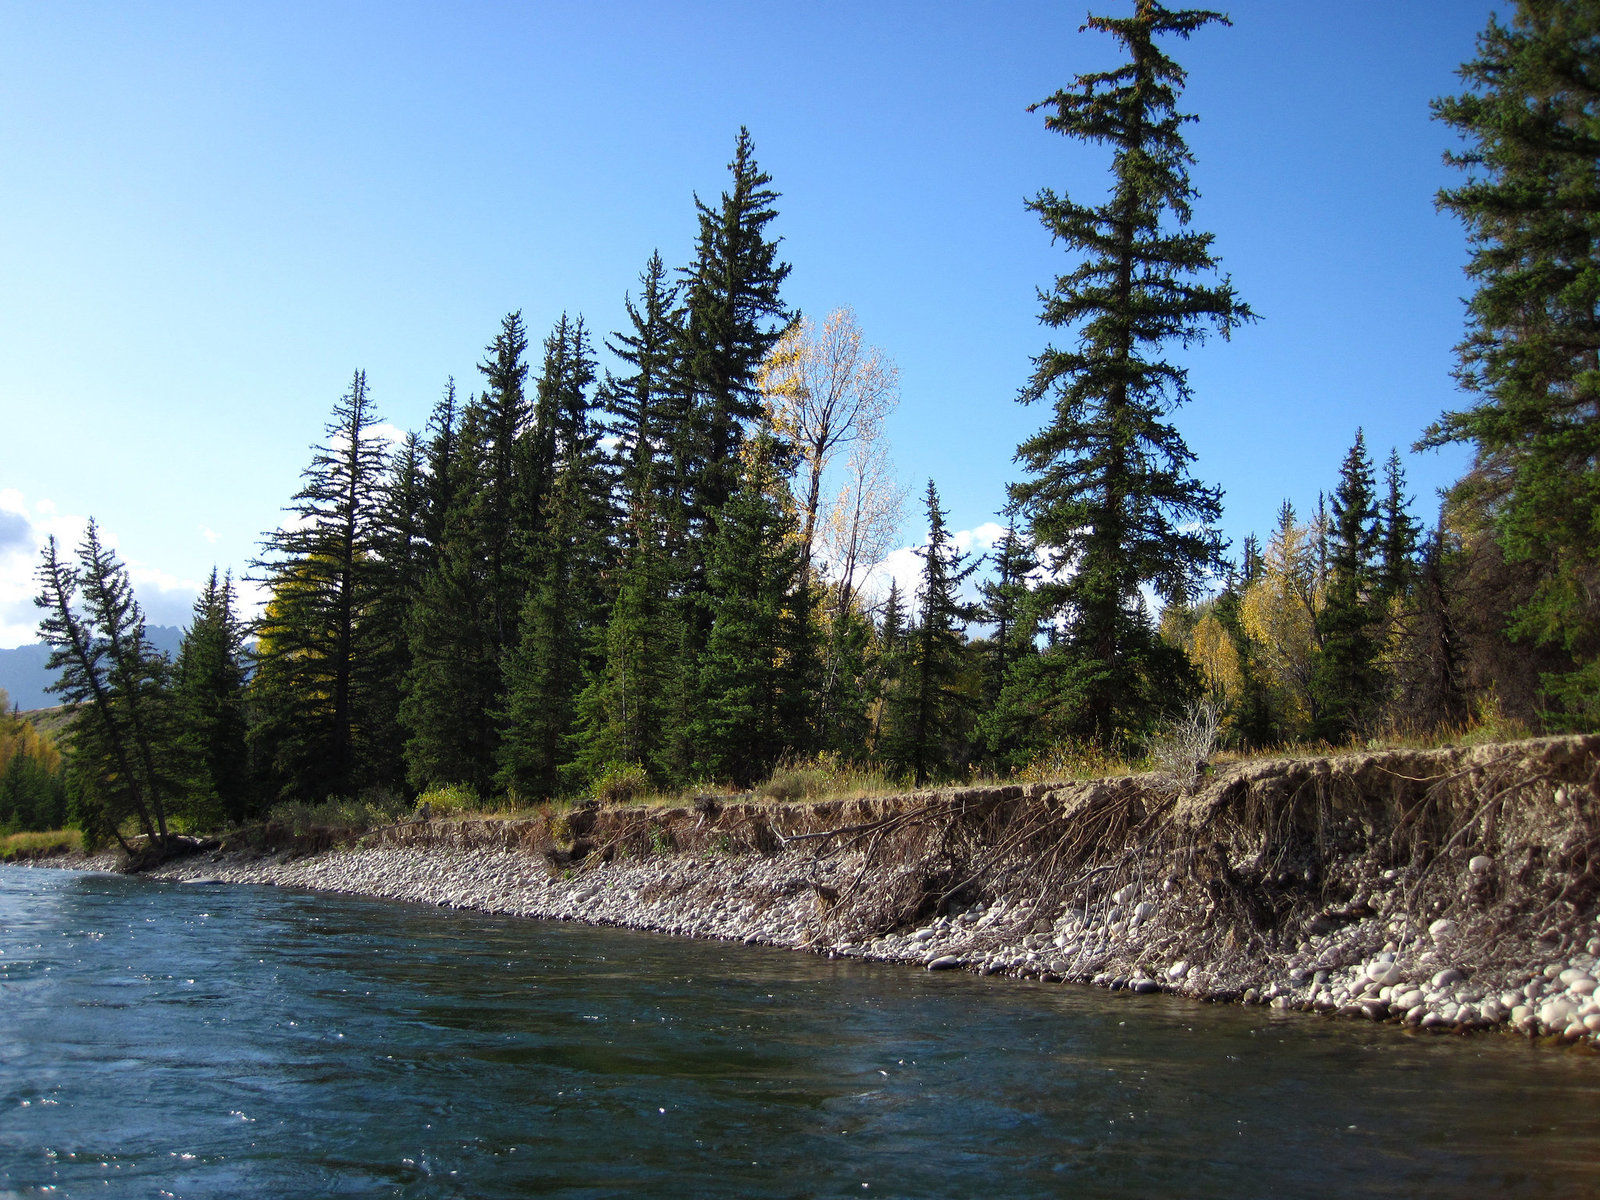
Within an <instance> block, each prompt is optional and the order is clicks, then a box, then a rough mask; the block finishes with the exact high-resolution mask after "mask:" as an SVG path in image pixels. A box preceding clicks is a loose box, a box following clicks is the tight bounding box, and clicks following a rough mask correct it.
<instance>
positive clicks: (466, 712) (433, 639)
mask: <svg viewBox="0 0 1600 1200" xmlns="http://www.w3.org/2000/svg"><path fill="white" fill-rule="evenodd" d="M483 417H484V414H483V410H482V409H481V408H479V407H477V406H476V405H472V406H469V407H468V409H467V412H466V414H465V415H464V417H463V418H462V421H461V426H460V428H459V430H458V431H457V434H456V436H455V437H454V439H453V442H454V445H453V449H452V452H451V454H450V457H449V458H448V460H446V462H447V470H448V475H449V478H450V480H451V486H450V493H449V497H450V498H449V502H448V508H447V510H446V511H445V514H444V516H443V518H442V520H441V521H440V524H439V527H440V533H439V534H438V535H437V536H438V538H439V540H438V542H437V544H436V545H434V546H433V548H432V550H431V556H432V558H433V562H432V565H431V566H430V568H429V570H428V571H427V573H426V574H425V575H424V576H423V579H422V584H421V589H420V592H419V594H418V597H417V600H416V602H415V603H414V604H413V605H412V608H411V614H410V617H409V620H408V622H407V636H408V641H409V643H410V650H411V655H410V660H411V661H410V667H409V668H408V670H407V674H406V680H405V689H404V698H403V700H402V702H401V712H400V715H401V723H402V724H403V726H404V727H405V729H406V731H407V735H408V736H407V739H406V745H405V760H406V778H407V779H408V781H409V782H410V784H411V786H412V788H414V789H416V790H418V791H420V790H422V789H424V788H427V787H429V786H431V785H434V784H461V785H464V786H466V787H468V788H470V789H471V790H473V791H474V792H475V793H476V794H478V795H480V796H485V795H488V794H489V793H490V791H491V789H492V787H493V780H494V774H495V769H496V763H495V756H496V752H497V750H498V746H499V737H498V730H497V728H496V725H495V721H494V716H493V713H494V712H495V710H496V709H497V708H498V707H499V704H500V695H501V671H500V655H499V652H498V648H497V643H496V637H495V624H494V609H493V604H492V600H491V579H490V571H489V562H488V559H487V557H486V556H485V555H484V553H483V546H482V543H481V540H480V537H479V531H480V528H481V525H482V522H483V506H484V490H483V488H482V487H481V480H482V479H483V477H484V475H485V474H486V472H487V471H488V462H487V454H486V453H485V440H486V435H485V433H484V431H483ZM435 452H436V453H437V452H438V450H437V438H436V439H435ZM435 474H437V468H436V469H435Z"/></svg>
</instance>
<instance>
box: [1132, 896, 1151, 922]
mask: <svg viewBox="0 0 1600 1200" xmlns="http://www.w3.org/2000/svg"><path fill="white" fill-rule="evenodd" d="M1133 915H1134V916H1135V917H1136V918H1138V919H1139V920H1141V921H1148V920H1149V919H1150V918H1151V917H1153V916H1155V915H1156V906H1155V905H1154V904H1151V903H1150V901H1148V900H1146V901H1144V902H1143V903H1142V904H1140V905H1139V907H1138V908H1136V909H1134V910H1133Z"/></svg>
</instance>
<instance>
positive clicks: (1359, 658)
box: [1314, 429, 1383, 741]
mask: <svg viewBox="0 0 1600 1200" xmlns="http://www.w3.org/2000/svg"><path fill="white" fill-rule="evenodd" d="M1380 533H1381V531H1380V529H1379V525H1378V501H1377V495H1376V492H1375V489H1374V485H1373V479H1372V459H1371V458H1370V457H1369V456H1368V454H1367V444H1366V438H1365V436H1364V435H1363V434H1362V432H1361V431H1360V430H1359V429H1358V430H1357V431H1356V440H1355V444H1354V445H1352V446H1351V447H1350V451H1349V453H1348V454H1346V455H1345V459H1344V464H1343V466H1342V467H1341V468H1340V471H1339V486H1338V488H1337V489H1336V490H1335V491H1334V494H1333V505H1332V522H1331V524H1330V526H1329V537H1328V548H1329V549H1328V582H1327V590H1326V593H1325V598H1324V601H1323V607H1322V612H1321V614H1320V615H1319V617H1318V630H1319V633H1320V637H1321V643H1322V650H1321V654H1320V656H1319V659H1318V664H1317V677H1316V692H1317V696H1318V702H1319V703H1318V707H1319V709H1320V712H1319V714H1318V720H1317V725H1316V727H1315V729H1314V732H1315V733H1316V734H1317V735H1318V736H1320V737H1323V738H1326V739H1327V740H1328V741H1340V740H1343V739H1344V738H1346V737H1348V736H1350V734H1351V733H1353V732H1356V731H1358V730H1359V729H1361V728H1362V727H1363V726H1364V725H1365V724H1366V723H1367V722H1368V720H1369V719H1370V718H1371V717H1372V715H1373V714H1374V712H1375V711H1376V710H1377V707H1378V703H1379V701H1380V699H1381V697H1380V694H1379V693H1380V688H1381V686H1382V672H1381V670H1380V669H1379V665H1378V656H1379V650H1380V645H1379V640H1378V637H1379V630H1380V628H1381V615H1382V606H1383V599H1382V597H1381V594H1380V591H1379V554H1380V551H1381V543H1380Z"/></svg>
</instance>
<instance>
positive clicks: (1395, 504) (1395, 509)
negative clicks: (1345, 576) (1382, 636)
mask: <svg viewBox="0 0 1600 1200" xmlns="http://www.w3.org/2000/svg"><path fill="white" fill-rule="evenodd" d="M1410 503H1411V500H1410V497H1408V496H1407V495H1406V475H1405V468H1404V467H1402V466H1401V465H1400V452H1399V451H1398V450H1390V452H1389V461H1388V462H1387V463H1385V464H1384V467H1383V498H1382V500H1381V501H1380V503H1379V513H1378V529H1379V535H1378V536H1379V542H1380V546H1379V554H1380V560H1381V561H1380V565H1379V567H1378V591H1379V593H1380V594H1381V595H1382V596H1383V597H1384V598H1385V599H1393V598H1394V597H1397V596H1401V595H1404V594H1405V593H1406V591H1407V590H1408V589H1409V588H1410V586H1411V583H1412V580H1413V578H1414V577H1415V574H1416V566H1417V562H1416V559H1417V535H1418V534H1419V533H1420V532H1421V528H1422V527H1421V526H1420V525H1418V524H1417V522H1416V521H1415V520H1413V519H1412V516H1411V514H1410V513H1409V512H1407V511H1406V510H1407V508H1408V507H1409V506H1410Z"/></svg>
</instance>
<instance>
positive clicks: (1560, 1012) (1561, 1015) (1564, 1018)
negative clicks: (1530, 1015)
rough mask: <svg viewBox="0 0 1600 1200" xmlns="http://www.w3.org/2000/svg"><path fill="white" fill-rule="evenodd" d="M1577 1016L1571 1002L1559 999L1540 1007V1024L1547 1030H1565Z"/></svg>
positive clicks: (1547, 1001)
mask: <svg viewBox="0 0 1600 1200" xmlns="http://www.w3.org/2000/svg"><path fill="white" fill-rule="evenodd" d="M1576 1014H1577V1010H1576V1009H1575V1008H1574V1007H1573V1006H1572V1003H1571V1001H1568V1000H1562V999H1560V998H1559V997H1557V998H1555V999H1552V1000H1546V1001H1545V1002H1544V1003H1543V1004H1541V1005H1540V1006H1539V1024H1541V1025H1543V1026H1544V1027H1545V1028H1546V1029H1565V1028H1566V1027H1567V1025H1568V1023H1569V1022H1571V1020H1572V1018H1573V1017H1574V1016H1575V1015H1576Z"/></svg>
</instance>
